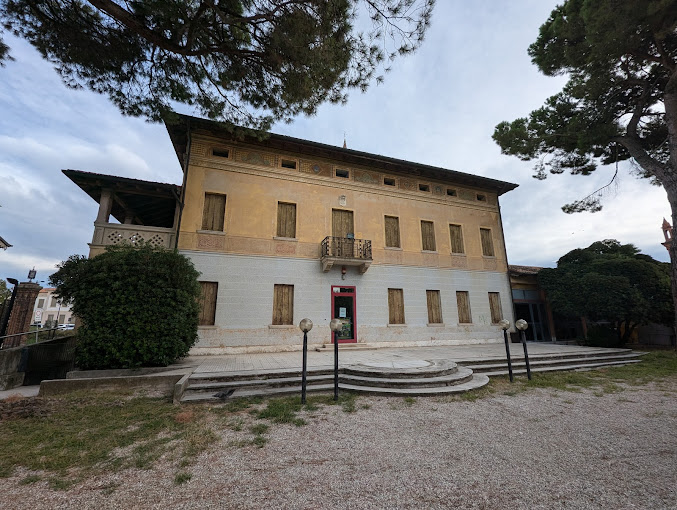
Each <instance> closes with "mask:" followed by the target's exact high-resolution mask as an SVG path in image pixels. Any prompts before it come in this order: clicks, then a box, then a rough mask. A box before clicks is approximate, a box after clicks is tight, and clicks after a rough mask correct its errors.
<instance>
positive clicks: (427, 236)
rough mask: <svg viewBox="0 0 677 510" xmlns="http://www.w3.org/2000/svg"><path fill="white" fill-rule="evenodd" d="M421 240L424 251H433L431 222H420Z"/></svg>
mask: <svg viewBox="0 0 677 510" xmlns="http://www.w3.org/2000/svg"><path fill="white" fill-rule="evenodd" d="M421 239H422V240H423V249H424V250H427V251H435V224H434V223H433V222H432V221H423V220H422V221H421Z"/></svg>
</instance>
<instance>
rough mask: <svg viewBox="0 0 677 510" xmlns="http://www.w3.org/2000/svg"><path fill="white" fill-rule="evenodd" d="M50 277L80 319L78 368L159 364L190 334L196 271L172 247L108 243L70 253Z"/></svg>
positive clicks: (182, 347)
mask: <svg viewBox="0 0 677 510" xmlns="http://www.w3.org/2000/svg"><path fill="white" fill-rule="evenodd" d="M57 268H58V271H57V272H56V273H54V274H53V275H52V276H51V277H50V283H51V284H52V285H54V286H55V287H56V288H57V295H58V296H59V297H61V298H63V299H65V300H67V301H70V302H72V305H73V308H72V309H73V312H74V313H75V315H77V317H78V318H79V319H80V320H81V322H82V325H81V327H80V328H78V330H77V336H78V347H77V353H76V361H77V364H78V366H79V367H81V368H83V369H105V368H133V367H138V366H166V365H168V364H170V363H172V362H174V361H175V360H176V359H178V358H181V357H183V356H185V355H186V354H187V353H188V350H189V349H190V348H191V347H192V346H193V345H194V344H195V341H196V340H197V325H198V307H199V305H198V298H199V295H200V285H199V283H198V281H197V277H198V276H199V273H198V271H197V270H196V269H195V268H194V267H193V264H192V262H191V261H190V260H189V259H187V258H186V257H184V256H183V255H180V254H179V253H178V252H176V251H170V250H164V249H160V248H152V247H150V246H137V247H132V246H129V245H123V246H111V247H109V248H107V249H106V251H105V252H104V253H102V254H101V255H98V256H96V257H94V258H91V259H88V258H86V257H84V256H79V255H73V256H71V257H69V259H68V260H66V261H64V262H62V263H61V264H59V265H58V266H57Z"/></svg>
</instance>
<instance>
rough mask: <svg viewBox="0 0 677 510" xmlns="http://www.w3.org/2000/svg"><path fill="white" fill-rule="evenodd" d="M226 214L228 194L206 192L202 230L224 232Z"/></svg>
mask: <svg viewBox="0 0 677 510" xmlns="http://www.w3.org/2000/svg"><path fill="white" fill-rule="evenodd" d="M225 215H226V195H221V194H219V193H205V208H204V210H203V211H202V230H214V231H217V232H223V219H224V217H225Z"/></svg>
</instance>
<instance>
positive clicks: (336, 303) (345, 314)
mask: <svg viewBox="0 0 677 510" xmlns="http://www.w3.org/2000/svg"><path fill="white" fill-rule="evenodd" d="M331 318H332V319H339V320H340V321H341V322H342V323H343V328H342V329H341V331H339V333H338V341H339V343H340V344H342V343H355V342H357V314H356V313H355V287H340V286H336V285H332V287H331ZM331 341H332V343H333V342H334V338H333V335H332V339H331Z"/></svg>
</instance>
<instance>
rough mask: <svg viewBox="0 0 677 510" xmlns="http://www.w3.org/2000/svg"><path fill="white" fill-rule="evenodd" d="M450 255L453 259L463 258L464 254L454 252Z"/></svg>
mask: <svg viewBox="0 0 677 510" xmlns="http://www.w3.org/2000/svg"><path fill="white" fill-rule="evenodd" d="M451 255H452V256H453V257H465V253H456V252H453V251H452V252H451Z"/></svg>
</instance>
